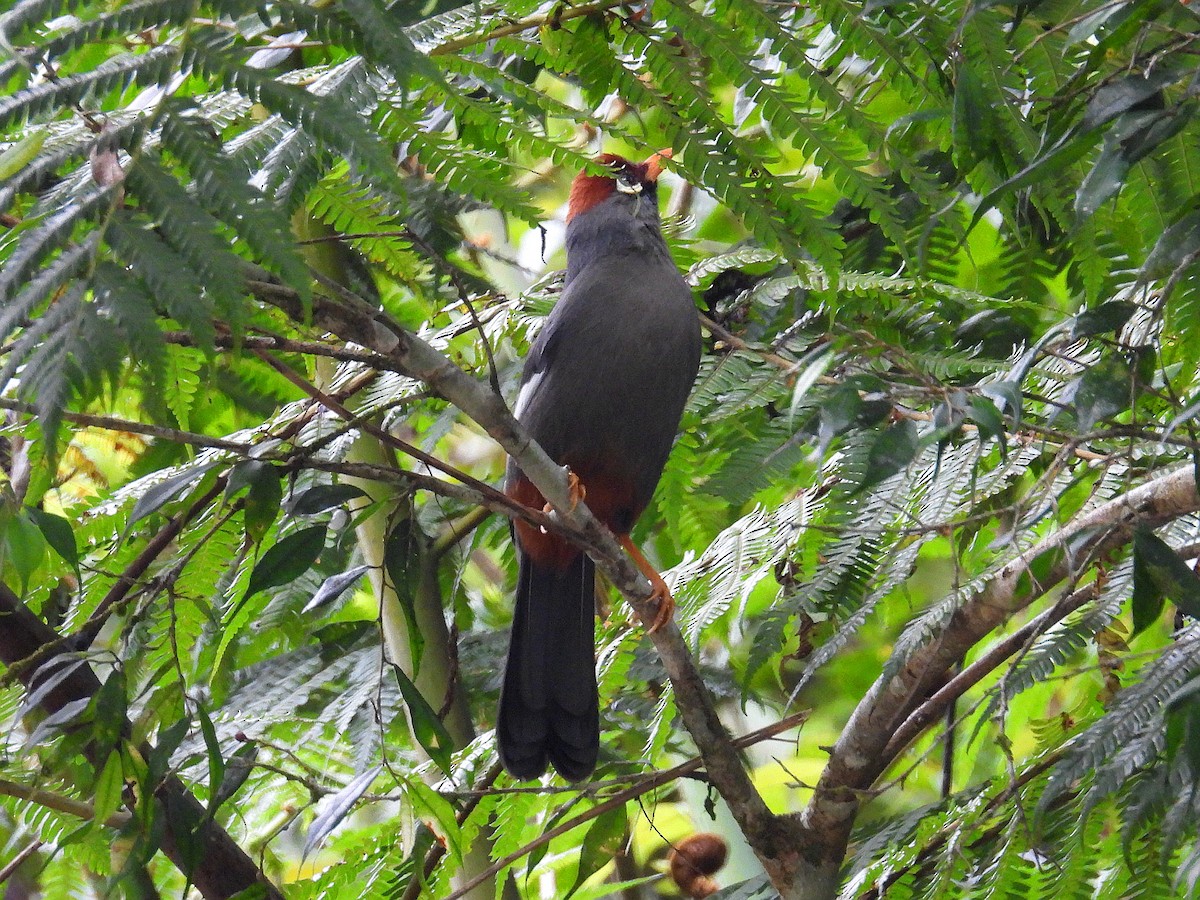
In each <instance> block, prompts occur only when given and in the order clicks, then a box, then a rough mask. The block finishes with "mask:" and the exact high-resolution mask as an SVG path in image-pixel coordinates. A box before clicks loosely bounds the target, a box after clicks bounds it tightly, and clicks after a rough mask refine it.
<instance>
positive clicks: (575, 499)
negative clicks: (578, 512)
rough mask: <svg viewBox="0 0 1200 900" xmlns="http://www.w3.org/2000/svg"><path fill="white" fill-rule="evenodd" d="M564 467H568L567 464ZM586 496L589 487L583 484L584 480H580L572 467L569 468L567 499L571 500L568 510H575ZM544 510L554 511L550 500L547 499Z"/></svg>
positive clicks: (547, 511)
mask: <svg viewBox="0 0 1200 900" xmlns="http://www.w3.org/2000/svg"><path fill="white" fill-rule="evenodd" d="M563 468H564V469H566V466H563ZM586 497H587V488H586V487H584V486H583V482H582V481H580V480H579V476H578V475H576V474H575V473H574V472H572V471H571V470H570V469H567V499H568V501H569V502H570V505H569V506H568V507H567V510H568V511H569V512H574V511H575V507H577V506H578V505H579V502H580V501H581V500H584V499H586ZM542 512H544V513H551V512H554V507H553V506H552V505H551V504H550V502H549V501H546V505H545V506H543V507H542Z"/></svg>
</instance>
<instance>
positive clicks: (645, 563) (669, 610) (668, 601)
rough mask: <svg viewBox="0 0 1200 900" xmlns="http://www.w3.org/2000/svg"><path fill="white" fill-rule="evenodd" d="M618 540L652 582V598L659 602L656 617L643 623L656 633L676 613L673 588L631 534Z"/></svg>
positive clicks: (648, 629) (639, 569) (649, 630)
mask: <svg viewBox="0 0 1200 900" xmlns="http://www.w3.org/2000/svg"><path fill="white" fill-rule="evenodd" d="M618 540H619V541H620V544H621V546H622V547H624V548H625V552H626V553H628V554H629V556H630V557H631V558H632V559H633V561H634V562H635V563H636V564H637V567H638V571H639V572H641V573H642V574H643V575H645V576H646V578H647V579H648V580H649V582H650V599H651V601H653V602H655V603H657V604H658V608H657V609H656V610H655V613H654V618H653V619H652V620H651V621H649V622H647V621H646V620H645V619H643V620H642V624H643V625H645V626H646V631H647V632H649V633H650V634H654V632H656V631H658V630H659V629H660V628H662V627H663V626H664V625H666V624H667V623H668V622H670V621H671V616H672V615H674V613H675V598H674V597H672V596H671V589H670V588H669V587H667V583H666V582H665V581H663V577H662V576H661V575H659V574H658V570H657V569H655V568H654V566H652V565H650V561H649V560H648V559H646V557H645V556H643V555H642V551H641V550H640V549H639V548H638V545H637V544H635V543H634V542H633V540H632V539H631V538H630V537H629V535H627V534H624V535H621V536H620V538H618Z"/></svg>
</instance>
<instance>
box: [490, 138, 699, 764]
mask: <svg viewBox="0 0 1200 900" xmlns="http://www.w3.org/2000/svg"><path fill="white" fill-rule="evenodd" d="M669 155H670V153H669V151H663V152H661V153H656V154H654V155H653V156H651V157H650V158H649V159H648V160H646V161H645V162H644V163H632V162H629V161H628V160H626V159H623V158H621V157H619V156H614V155H612V154H605V155H603V156H601V157H600V158H599V161H600V162H602V163H604V164H606V165H607V166H608V168H609V170H610V174H607V175H591V174H588V173H586V172H584V173H580V174H579V175H578V176H577V177H576V178H575V181H574V182H573V184H572V186H571V196H570V202H569V205H568V212H567V236H566V246H567V274H566V282H565V286H564V288H563V292H562V296H561V297H560V299H559V301H558V303H557V304H556V305H555V307H554V310H553V311H552V312H551V313H550V316H549V317H548V319H547V320H546V323H545V325H544V326H543V328H542V331H541V333H540V334H539V335H538V337H537V340H535V341H534V343H533V346H532V347H531V348H530V351H529V357H528V359H526V361H525V371H524V374H523V375H522V377H521V389H520V393H519V394H518V397H517V403H516V408H515V410H514V412H515V414H516V417H517V418H518V419H519V420H520V421H521V423H522V424H523V425H524V426H525V428H526V429H528V431H529V433H530V435H532V436H533V438H534V439H535V440H536V441H537V442H538V443H539V444H540V445H541V446H542V447H543V448H544V449H545V450H546V452H547V453H548V454H549V455H550V457H551V458H552V459H554V460H555V461H556V462H557V463H559V464H560V465H565V466H567V467H568V468H569V469H570V471H571V473H572V476H574V478H575V479H577V480H578V494H579V496H581V497H584V498H585V499H586V502H587V505H588V507H589V508H590V509H591V511H592V512H593V513H594V514H595V515H596V517H597V518H598V519H599V520H600V521H602V522H603V523H604V524H605V525H607V526H608V528H609V529H611V530H612V531H613V533H614V534H615V535H616V536H617V538H618V539H619V540H620V541H621V543H622V545H623V546H624V547H625V548H626V550H627V551H628V552H629V553H630V555H631V556H632V557H633V559H634V560H635V561H636V562H637V563H638V566H639V568H641V570H642V572H643V573H645V574H646V576H647V578H649V579H650V581H651V584H652V586H653V587H654V593H655V596H656V597H657V598H658V600H659V615H658V616H657V618H656V620H655V622H654V623H653V624H652V629H653V628H657V627H659V626H660V625H661V624H663V623H664V622H665V621H667V619H669V617H670V615H671V611H672V609H673V606H674V602H673V601H672V599H671V595H670V592H669V591H668V590H667V586H666V584H665V583H664V582H663V580H662V578H661V577H660V576H659V575H658V573H657V572H655V571H654V569H653V567H651V566H650V564H649V563H648V562H647V561H646V559H645V557H643V556H642V554H641V552H640V551H639V550H638V548H637V546H636V545H635V544H633V542H632V541H631V540H630V538H629V532H630V531H631V530H632V529H633V526H634V523H635V522H637V520H638V517H639V516H640V515H641V514H642V512H643V511H644V510H645V508H646V506H647V504H649V502H650V498H651V496H652V495H653V494H654V488H655V486H656V485H657V484H658V479H659V477H660V476H661V475H662V470H663V466H664V465H666V462H667V456H668V454H669V453H670V451H671V444H672V443H673V442H674V440H675V434H676V432H677V431H678V428H679V419H680V416H681V415H682V414H683V407H684V404H685V403H686V401H687V397H688V392H689V391H690V390H691V387H692V382H693V381H694V380H695V378H696V371H697V369H698V367H699V364H700V324H699V319H698V317H697V315H696V308H695V305H694V304H693V302H692V295H691V291H690V290H689V289H688V286H687V284H686V283H685V282H684V280H683V277H682V276H681V275H680V274H679V269H678V268H677V267H676V266H675V263H674V261H673V260H672V259H671V255H670V253H669V252H668V250H667V244H666V241H665V240H664V239H663V236H662V228H661V225H660V222H659V218H658V187H657V179H658V176H659V174H660V172H661V171H662V160H663V159H664V158H665V157H669ZM505 491H506V493H507V494H508V495H509V496H510V497H512V498H514V499H516V500H517V501H519V502H521V503H523V504H525V505H526V506H528V507H531V508H534V509H543V508H544V507H545V504H546V501H545V498H543V497H542V495H541V493H540V492H539V491H538V490H537V488H535V487H534V486H533V485H532V484H531V483H530V482H529V480H528V479H527V478H525V476H524V475H523V474H522V472H521V470H520V469H519V468H517V466H516V465H515V464H514V463H513V461H512V460H511V459H510V460H509V463H508V471H507V475H506V479H505ZM514 537H515V539H516V542H517V548H518V557H519V575H518V579H517V592H516V605H515V609H514V612H513V626H512V637H511V640H510V643H509V648H508V662H507V665H506V666H505V670H504V683H503V686H502V688H501V691H500V708H499V711H498V713H497V719H496V737H497V742H498V745H499V750H500V759H501V762H503V764H504V767H505V769H507V770H508V772H509V773H510V774H511V775H513V777H515V778H519V779H532V778H537V777H539V776H540V775H541V774H542V773H543V772H545V771H546V765H547V763H549V764H550V765H552V766H553V767H554V768H555V769H556V770H557V771H558V773H559V774H560V775H562V776H563V777H564V778H566V779H567V780H569V781H579V780H581V779H583V778H586V777H588V776H589V775H590V774H591V773H592V770H593V769H594V768H595V767H596V757H597V754H598V753H599V742H600V712H599V698H598V695H597V690H596V665H595V599H594V595H595V585H594V581H595V572H594V567H593V564H592V561H591V559H589V558H588V556H587V554H585V553H583V552H582V551H581V550H579V548H577V547H576V546H574V545H573V544H571V543H570V542H568V541H566V540H564V539H563V538H561V537H559V536H558V535H556V534H553V533H548V532H543V531H542V530H541V529H539V528H537V527H536V526H533V525H531V524H530V523H528V522H523V521H517V522H516V523H515V525H514Z"/></svg>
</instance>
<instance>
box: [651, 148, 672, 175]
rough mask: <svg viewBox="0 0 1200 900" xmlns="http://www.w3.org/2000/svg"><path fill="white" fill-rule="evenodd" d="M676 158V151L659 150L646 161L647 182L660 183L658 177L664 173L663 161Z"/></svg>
mask: <svg viewBox="0 0 1200 900" xmlns="http://www.w3.org/2000/svg"><path fill="white" fill-rule="evenodd" d="M674 156H675V151H673V150H672V149H671V148H670V147H667V148H665V149H663V150H659V151H658V152H657V153H655V154H654V155H653V156H651V157H650V158H649V159H648V160H646V163H645V165H646V180H647V181H650V182H655V181H658V176H659V175H661V174H662V172H663V160H664V159H671V158H672V157H674Z"/></svg>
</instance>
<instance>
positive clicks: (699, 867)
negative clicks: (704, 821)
mask: <svg viewBox="0 0 1200 900" xmlns="http://www.w3.org/2000/svg"><path fill="white" fill-rule="evenodd" d="M728 855H729V845H728V844H726V843H725V839H724V838H723V837H721V836H720V835H719V834H709V833H707V832H699V833H697V834H692V835H688V836H687V837H685V838H684V839H683V840H681V841H679V842H678V843H677V844H675V846H674V847H672V848H671V854H670V856H669V857H668V858H667V861H668V862H669V864H670V866H671V880H672V881H674V882H675V884H676V885H677V886H678V887H679V890H680V891H682V892H683V895H684V896H685V897H691V898H693V900H700V898H702V897H707V896H709V895H711V894H715V893H716V892H717V889H718V885H717V883H716V881H714V880H713V878H712V877H711V876H713V875H715V874H716V873H717V871H718V870H719V869H720V868H721V866H723V865H725V859H726V857H727V856H728Z"/></svg>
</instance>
